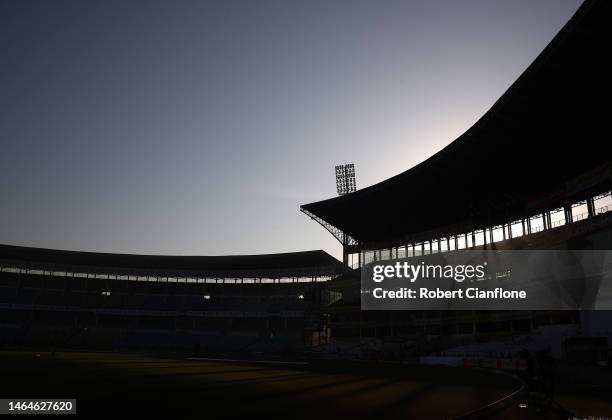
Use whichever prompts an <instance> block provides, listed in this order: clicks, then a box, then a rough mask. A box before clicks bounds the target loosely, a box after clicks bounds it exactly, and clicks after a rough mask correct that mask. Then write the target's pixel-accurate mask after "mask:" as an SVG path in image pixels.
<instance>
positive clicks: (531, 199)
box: [301, 1, 612, 357]
mask: <svg viewBox="0 0 612 420" xmlns="http://www.w3.org/2000/svg"><path fill="white" fill-rule="evenodd" d="M610 63H612V3H610V2H607V1H587V2H585V3H584V4H583V5H582V6H581V7H580V8H579V10H578V11H577V12H576V14H575V15H574V16H573V17H572V18H571V19H570V21H568V22H567V24H566V25H565V26H564V27H563V28H562V30H561V31H560V32H559V33H558V34H557V35H556V36H555V37H554V39H553V40H552V41H551V42H550V44H549V45H548V46H547V47H546V48H545V49H544V50H543V51H542V52H541V54H539V56H538V57H537V58H536V59H535V61H534V62H533V63H532V64H531V65H530V66H529V67H528V68H527V69H526V70H525V71H524V72H523V74H522V75H521V76H520V77H519V78H518V79H517V80H516V81H515V82H514V83H513V84H512V85H511V86H510V88H509V89H508V90H507V91H506V92H505V93H504V94H503V95H502V97H501V98H499V100H497V101H496V103H495V104H494V105H493V106H492V107H491V109H490V110H488V111H487V112H486V113H485V114H484V115H483V116H482V117H481V118H480V119H479V120H478V121H477V122H476V123H475V124H474V125H473V126H472V127H470V128H469V129H468V130H467V131H466V132H465V133H464V134H462V135H461V136H460V137H459V138H457V139H456V140H455V141H453V142H452V143H450V144H449V145H448V146H447V147H445V148H444V149H442V150H441V151H439V152H438V153H436V154H435V155H433V156H432V157H430V158H429V159H427V160H425V161H423V162H422V163H420V164H418V165H417V166H415V167H413V168H411V169H409V170H407V171H405V172H403V173H401V174H399V175H396V176H394V177H392V178H390V179H387V180H385V181H383V182H380V183H378V184H375V185H372V186H370V187H367V188H364V189H361V190H358V191H356V192H352V193H349V194H345V195H342V196H339V197H335V198H330V199H327V200H323V201H319V202H315V203H310V204H304V205H302V206H301V211H302V212H303V213H305V214H306V215H308V216H309V217H311V218H312V219H313V220H315V221H316V222H318V223H320V224H321V225H322V226H323V227H324V228H325V229H327V230H328V231H329V232H330V233H331V234H333V235H334V236H335V237H336V238H337V239H338V241H339V242H340V243H341V244H342V247H343V262H344V264H345V266H346V267H347V269H348V270H349V273H350V272H351V271H350V270H351V269H354V270H355V271H352V274H347V275H345V276H342V277H341V278H339V279H337V280H334V281H332V282H329V283H328V284H327V287H328V290H329V293H330V294H333V295H334V296H336V303H335V304H334V305H332V306H330V307H329V308H328V309H329V312H330V315H331V321H330V326H331V329H332V331H333V335H334V336H335V337H337V338H346V339H349V338H357V339H359V340H363V339H364V338H365V337H372V338H376V339H378V340H385V341H387V342H389V344H388V345H387V347H390V348H395V349H399V348H401V349H402V352H404V353H405V352H406V351H407V349H408V350H409V353H412V354H423V353H427V352H434V351H440V350H443V349H448V348H452V347H453V346H457V345H460V344H466V343H467V342H472V343H473V342H475V341H483V340H496V339H503V338H509V337H510V338H511V337H515V336H517V335H526V334H530V333H533V332H534V331H539V332H542V331H543V330H547V329H548V330H550V329H557V328H560V327H567V328H565V329H563V328H562V330H563V331H564V333H563V334H566V335H572V334H577V332H578V330H579V329H581V331H582V332H583V333H584V334H589V333H592V334H603V335H608V336H610V335H611V332H610V328H609V327H605V329H604V330H603V331H602V329H601V328H602V327H601V322H599V323H597V322H591V321H592V319H591V318H592V317H594V316H595V315H593V314H589V313H578V312H572V311H560V312H554V313H553V312H531V311H505V312H494V311H488V312H483V313H479V312H458V313H453V312H451V311H445V312H436V311H427V312H419V313H417V312H414V311H402V312H397V311H384V312H379V311H361V310H360V287H359V268H360V267H362V266H363V265H365V264H368V263H370V262H372V261H381V260H387V259H390V258H405V257H408V258H410V257H418V256H422V255H427V254H431V253H437V252H453V251H455V250H459V249H583V248H586V249H612V213H610V212H609V210H610V209H612V198H611V195H610V190H611V189H612V160H611V159H610V153H609V152H608V147H607V140H606V139H605V138H602V136H607V134H604V133H609V132H610V127H609V115H608V114H609V112H608V106H606V105H604V104H606V103H607V102H608V101H609V98H610V97H611V96H612V82H611V78H610V74H612V65H611V64H610ZM587 319H588V320H587ZM595 325H598V326H595ZM587 326H588V327H587ZM542 334H545V333H542ZM398 337H404V340H403V341H402V340H398ZM397 342H400V343H403V344H402V345H401V346H400V345H398V344H397ZM382 346H383V347H384V346H385V345H382ZM562 355H563V349H562V348H561V344H559V345H558V346H557V348H556V356H557V357H561V356H562Z"/></svg>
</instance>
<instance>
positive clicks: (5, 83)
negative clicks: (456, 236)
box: [0, 0, 580, 256]
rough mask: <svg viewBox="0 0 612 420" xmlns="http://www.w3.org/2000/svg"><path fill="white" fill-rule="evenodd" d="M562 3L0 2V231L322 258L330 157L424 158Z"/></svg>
mask: <svg viewBox="0 0 612 420" xmlns="http://www.w3.org/2000/svg"><path fill="white" fill-rule="evenodd" d="M579 4H580V2H579V1H577V0H537V1H534V0H507V1H502V0H480V1H474V0H462V1H456V0H433V1H432V0H422V1H409V0H401V1H399V0H397V1H396V0H376V1H375V0H369V1H360V0H301V1H294V0H279V1H271V0H259V1H253V0H244V1H234V0H219V1H200V0H197V1H196V0H190V1H176V0H172V1H170V0H168V1H126V0H120V1H108V0H105V1H80V0H74V1H62V0H53V1H48V0H40V1H28V0H0V146H1V148H0V168H1V170H2V173H1V176H0V243H8V244H16V245H27V246H38V247H47V248H60V249H74V250H87V251H106V252H127V253H152V254H204V255H205V254H210V255H218V254H244V253H253V254H256V253H268V252H285V251H299V250H306V249H318V248H323V249H325V250H327V251H328V252H330V253H332V254H333V255H336V256H339V250H340V247H339V246H338V244H337V243H336V241H335V240H334V239H333V237H332V236H331V235H330V234H329V233H327V232H326V231H325V230H324V229H323V228H322V227H320V226H319V225H317V224H316V223H315V222H313V221H311V220H310V219H309V218H308V217H306V216H305V215H303V214H302V213H300V212H299V205H300V204H304V203H307V202H311V201H316V200H320V199H324V198H329V197H332V196H334V195H335V180H334V165H335V164H338V163H344V162H354V163H355V164H356V169H357V185H358V188H362V187H365V186H368V185H372V184H374V183H376V182H379V181H382V180H384V179H386V178H388V177H390V176H392V175H395V174H397V173H399V172H402V171H404V170H406V169H409V168H410V167H412V166H414V165H415V164H417V163H419V162H420V161H422V160H424V159H426V158H427V157H429V156H430V155H432V154H433V153H435V152H436V151H438V150H439V149H441V148H442V147H444V146H445V145H447V144H448V143H450V142H451V141H452V140H453V139H454V138H456V137H457V136H458V135H460V134H461V133H462V132H463V131H465V130H466V129H467V128H468V127H469V126H470V125H471V124H472V123H474V122H475V121H476V120H477V119H478V118H479V117H480V116H481V115H482V114H483V113H484V112H485V111H486V110H487V109H488V108H489V107H490V106H491V105H492V104H493V103H494V101H495V100H496V99H497V98H498V97H499V96H500V95H501V94H502V93H503V92H504V91H505V90H506V89H507V88H508V87H509V85H510V84H511V83H512V82H513V81H514V80H515V79H516V78H517V77H518V76H519V74H520V73H521V72H522V71H523V70H524V69H525V68H526V67H527V66H528V65H529V63H531V61H532V60H533V59H534V58H535V57H536V56H537V54H538V53H539V52H540V51H541V50H542V49H543V48H544V47H545V46H546V44H547V43H548V42H549V41H550V40H551V39H552V38H553V36H554V35H555V34H556V33H557V32H558V31H559V29H560V28H561V27H562V26H563V24H564V23H565V22H566V21H567V20H568V19H569V18H570V17H571V16H572V14H573V13H574V12H575V11H576V9H577V8H578V6H579ZM491 141H494V139H491Z"/></svg>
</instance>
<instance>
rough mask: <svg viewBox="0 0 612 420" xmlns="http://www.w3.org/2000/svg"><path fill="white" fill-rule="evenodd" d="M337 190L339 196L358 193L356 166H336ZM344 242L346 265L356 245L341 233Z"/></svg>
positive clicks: (343, 258) (343, 257)
mask: <svg viewBox="0 0 612 420" xmlns="http://www.w3.org/2000/svg"><path fill="white" fill-rule="evenodd" d="M336 190H337V191H338V195H346V194H350V193H354V192H355V191H357V181H356V180H355V164H354V163H345V164H344V165H336ZM340 238H341V242H342V261H343V262H344V264H345V265H348V263H349V246H350V245H354V244H352V243H351V239H350V237H349V236H348V235H346V234H344V233H341V237H340Z"/></svg>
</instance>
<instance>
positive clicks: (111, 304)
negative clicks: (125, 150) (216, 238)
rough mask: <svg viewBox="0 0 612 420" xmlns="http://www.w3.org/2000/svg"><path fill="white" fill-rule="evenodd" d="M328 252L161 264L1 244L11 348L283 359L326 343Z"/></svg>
mask: <svg viewBox="0 0 612 420" xmlns="http://www.w3.org/2000/svg"><path fill="white" fill-rule="evenodd" d="M341 268H342V267H341V264H340V262H339V261H337V260H336V259H335V258H333V257H332V256H330V255H329V254H327V253H325V252H324V251H306V252H295V253H285V254H270V255H240V256H218V257H204V256H197V257H191V256H186V257H183V256H152V255H124V254H102V253H89V252H74V251H60V250H49V249H38V248H25V247H17V246H7V245H2V246H0V289H1V293H0V299H1V301H0V313H1V314H2V315H1V318H0V319H1V320H2V323H1V328H2V329H3V333H2V334H1V336H2V340H4V343H3V344H5V345H9V346H14V345H18V346H31V347H35V346H49V345H53V346H57V347H64V348H66V347H69V348H79V347H81V348H90V349H91V348H99V349H140V350H146V349H162V350H163V349H165V350H168V351H170V350H173V351H175V350H182V351H192V350H193V351H195V352H198V353H208V354H220V353H225V354H227V353H240V354H242V355H244V354H248V353H255V352H262V351H265V352H267V353H277V354H278V353H281V352H287V351H295V350H301V349H303V348H304V346H308V345H310V346H311V345H318V344H319V343H320V342H326V340H327V337H328V335H327V334H328V332H326V326H325V322H324V321H325V320H324V319H323V318H322V317H321V316H320V315H319V313H320V311H319V306H320V305H321V301H320V296H321V294H320V292H319V289H320V283H321V282H324V281H327V280H330V279H332V278H334V277H335V276H337V275H339V274H340V273H341Z"/></svg>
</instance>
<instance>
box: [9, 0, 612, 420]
mask: <svg viewBox="0 0 612 420" xmlns="http://www.w3.org/2000/svg"><path fill="white" fill-rule="evenodd" d="M610 63H612V2H610V1H607V0H599V1H597V0H595V1H586V2H585V3H584V4H583V5H582V6H581V7H580V8H579V9H578V11H577V12H576V14H575V15H574V16H573V17H572V18H571V20H570V21H569V22H568V23H567V24H566V25H565V26H564V27H563V28H562V30H561V31H560V32H559V34H558V35H557V36H555V38H554V39H553V40H552V41H551V42H550V44H549V45H548V46H547V47H546V48H545V49H544V51H543V52H542V53H541V54H540V55H539V56H538V57H537V58H536V59H535V61H534V62H533V63H532V64H531V65H530V66H529V67H528V68H527V69H526V70H525V71H524V73H523V74H522V75H521V76H520V77H519V78H518V79H517V80H516V82H515V83H513V84H512V86H510V88H509V89H508V90H507V91H506V92H505V93H504V94H503V96H502V97H501V98H500V99H499V100H498V101H497V102H496V103H495V104H494V105H493V106H492V108H491V109H490V110H489V111H487V112H486V113H485V115H484V116H482V118H480V119H479V120H478V121H477V122H476V123H475V124H474V125H473V126H472V127H471V128H469V129H468V130H467V131H466V132H465V133H464V134H463V135H461V136H460V137H459V138H457V139H456V140H455V141H453V142H452V143H450V144H449V145H448V146H447V147H445V148H444V149H443V150H441V151H439V152H438V153H436V154H435V155H433V156H432V157H430V158H429V159H427V160H425V161H423V162H422V163H420V164H418V165H417V166H415V167H413V168H411V169H409V170H407V171H406V172H403V173H401V174H399V175H397V176H394V177H392V178H390V179H388V180H385V181H383V182H380V183H378V184H375V185H372V186H370V187H367V188H364V189H361V190H357V191H354V192H349V193H346V194H343V195H341V196H339V197H335V198H331V199H327V200H324V201H319V202H315V203H310V204H304V205H302V206H301V208H300V209H301V211H302V212H303V213H305V214H306V215H307V216H309V217H310V218H312V219H314V220H315V221H316V222H318V223H320V224H321V225H322V226H323V227H324V228H325V229H327V230H328V231H329V232H330V233H331V234H333V235H334V236H335V237H336V238H337V239H338V241H339V242H340V244H341V245H342V249H343V252H342V254H343V258H342V261H339V260H337V259H335V258H334V257H332V256H330V255H329V254H327V253H326V252H324V251H321V250H317V251H306V252H295V253H282V254H269V255H242V256H239V255H235V256H156V255H126V254H107V253H92V252H79V251H64V250H52V249H40V248H28V247H19V246H11V245H0V347H3V348H4V349H5V350H6V351H4V352H3V356H4V357H2V358H0V368H1V369H2V371H3V373H5V375H6V377H8V378H10V382H11V383H12V389H11V392H10V395H11V397H15V398H17V397H20V396H24V395H30V394H27V392H32V391H31V390H35V391H36V392H35V395H39V396H41V397H45V396H48V393H49V386H53V387H56V388H57V389H61V392H62V396H64V397H66V398H75V396H76V398H77V399H79V401H80V404H82V405H81V407H82V408H81V409H82V412H87V413H89V414H90V416H95V415H96V414H97V415H98V416H100V417H101V418H102V417H103V418H107V417H108V416H109V415H117V411H116V409H115V407H114V406H112V405H109V404H100V401H119V402H123V403H124V404H125V406H126V407H127V409H126V410H125V412H122V414H124V415H128V414H129V415H141V416H145V415H147V416H148V415H161V414H163V415H168V416H176V415H177V414H176V413H177V412H180V413H181V414H184V413H189V414H190V416H191V417H192V416H193V415H194V413H198V415H209V416H212V417H213V418H215V417H214V416H213V414H217V412H216V411H215V410H217V411H219V412H222V413H223V414H224V415H220V416H218V418H221V417H224V418H225V417H241V418H244V417H245V416H253V415H255V416H256V417H258V415H267V416H268V417H270V416H272V415H274V416H279V417H281V416H282V417H289V416H290V417H291V418H313V417H316V418H344V417H347V418H348V417H355V418H456V419H460V418H461V419H467V418H533V417H532V416H531V415H530V414H528V413H527V410H524V408H526V407H527V405H526V403H522V404H520V405H519V404H518V401H519V400H517V398H519V397H518V396H519V395H520V396H521V397H520V398H523V400H520V401H522V402H525V401H527V400H526V399H525V398H524V395H525V392H526V389H527V386H526V384H525V382H524V381H523V380H522V379H521V377H520V375H524V371H525V369H526V365H527V361H528V360H529V359H527V358H523V357H522V356H521V354H524V353H522V352H524V351H526V350H527V349H528V350H538V349H539V348H541V347H542V346H547V347H552V348H551V349H550V350H551V354H552V357H554V358H555V359H566V360H572V361H575V362H580V363H589V364H591V365H592V366H596V365H597V364H603V363H604V362H605V363H606V364H607V363H608V360H609V357H610V354H609V349H608V342H609V340H610V339H612V327H611V325H612V323H611V322H610V313H608V312H606V311H593V312H579V311H569V310H568V311H499V310H493V311H365V310H361V290H360V274H361V273H360V270H361V268H362V267H363V266H364V265H366V264H368V263H370V262H372V261H382V260H388V259H392V258H411V257H420V256H423V255H428V254H433V253H441V252H455V251H458V250H462V249H495V250H498V249H499V250H501V249H612V212H610V211H609V210H611V209H612V195H611V189H612V160H611V156H610V153H609V151H608V148H607V142H608V139H607V138H606V136H609V134H608V133H609V132H610V128H609V115H608V114H609V112H608V109H609V107H608V106H602V104H606V103H607V102H608V101H609V98H610V97H612V82H611V78H610V75H611V74H612V65H611V64H610ZM441 123H443V122H441ZM602 136H603V137H602ZM596 312H597V313H596ZM48 349H52V350H53V351H51V352H48V351H47V350H48ZM15 350H19V351H15ZM56 350H57V352H56ZM60 350H71V352H68V351H60ZM75 350H80V352H72V351H75ZM92 350H96V351H97V350H112V351H113V352H91V351H92ZM115 351H118V352H120V353H114V352H115ZM124 351H129V352H124ZM141 352H152V353H153V355H151V354H143V353H141ZM169 354H171V356H169ZM177 355H179V356H177ZM185 355H189V356H190V357H188V358H186V357H185ZM191 356H193V357H191ZM330 360H331V362H330ZM381 361H382V362H383V363H379V362H381ZM458 361H460V362H459V363H457V362H458ZM429 363H432V364H434V363H435V364H446V365H451V366H430V365H429ZM465 367H468V368H472V367H478V368H486V369H487V370H484V369H464V368H465ZM524 376H525V375H524ZM524 376H523V377H524ZM559 377H560V378H561V379H560V380H559V381H558V382H559V383H561V385H562V386H560V387H559V391H558V393H557V396H558V397H559V398H561V399H562V400H563V398H565V399H564V400H563V401H562V402H563V404H565V403H566V402H567V404H570V405H571V406H572V408H573V409H575V410H578V411H579V413H580V414H584V416H582V415H581V417H587V415H589V414H592V413H593V412H594V411H595V412H597V413H602V414H603V413H605V414H608V413H609V412H610V410H612V405H611V404H610V401H609V396H610V390H611V389H612V383H611V382H610V381H609V374H608V375H607V376H606V375H604V374H602V372H601V371H600V370H595V369H591V368H585V367H584V366H581V368H580V369H574V370H571V369H569V368H568V369H566V370H565V371H563V372H559ZM572 387H574V388H572ZM158 395H162V396H163V398H159V399H158V401H155V403H154V404H152V403H151V400H152V396H155V397H156V396H158ZM557 396H556V397H555V398H557ZM510 403H511V407H510V408H508V410H506V408H503V409H502V405H504V406H503V407H505V404H510ZM529 404H531V400H529ZM521 410H522V411H521ZM498 411H499V412H501V414H500V415H499V416H498V417H495V416H496V415H497V414H499V413H498ZM560 412H561V413H562V414H561V415H560V416H558V417H551V416H547V417H544V416H542V417H539V416H538V417H536V418H573V412H570V411H566V410H565V409H564V408H563V407H560ZM211 413H212V414H211Z"/></svg>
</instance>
